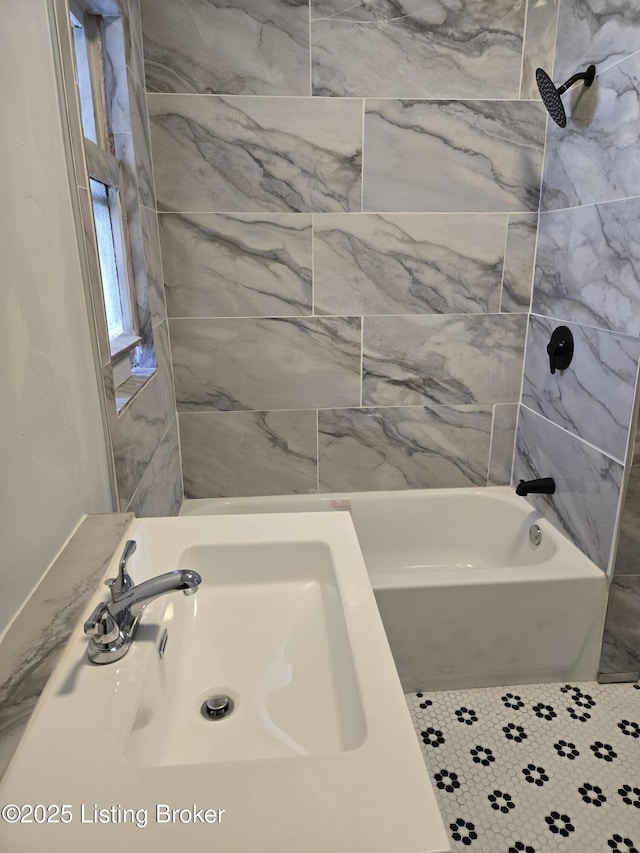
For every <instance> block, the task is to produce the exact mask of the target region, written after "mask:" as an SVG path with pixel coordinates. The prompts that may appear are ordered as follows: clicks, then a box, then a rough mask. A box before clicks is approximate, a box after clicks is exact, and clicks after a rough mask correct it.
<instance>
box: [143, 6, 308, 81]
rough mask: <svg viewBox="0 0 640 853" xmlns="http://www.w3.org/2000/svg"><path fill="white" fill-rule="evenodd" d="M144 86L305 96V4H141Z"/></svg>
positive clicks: (306, 76) (306, 21) (306, 77)
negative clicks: (145, 81)
mask: <svg viewBox="0 0 640 853" xmlns="http://www.w3.org/2000/svg"><path fill="white" fill-rule="evenodd" d="M141 8H142V25H143V32H144V55H145V69H146V77H147V89H148V91H150V92H191V93H194V94H229V95H308V94H309V4H308V0H207V2H202V0H143V2H142V7H141Z"/></svg>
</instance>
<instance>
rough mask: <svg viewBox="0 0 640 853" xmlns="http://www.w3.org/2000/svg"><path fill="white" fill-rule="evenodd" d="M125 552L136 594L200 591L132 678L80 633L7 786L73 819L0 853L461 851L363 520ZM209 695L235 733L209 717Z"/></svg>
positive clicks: (329, 517)
mask: <svg viewBox="0 0 640 853" xmlns="http://www.w3.org/2000/svg"><path fill="white" fill-rule="evenodd" d="M127 538H132V539H135V540H136V541H137V543H138V548H137V550H136V552H135V554H134V555H133V556H132V557H131V559H130V563H129V570H130V572H131V575H132V577H133V580H134V582H135V583H140V582H141V581H143V580H145V579H147V578H150V577H152V576H154V575H157V574H161V573H163V572H166V571H170V570H172V569H176V568H181V569H185V568H190V569H194V570H195V571H198V572H199V573H200V574H201V575H202V578H203V580H202V584H201V585H200V587H199V590H198V593H197V595H193V596H190V597H188V598H187V597H185V596H183V595H182V594H181V593H175V592H174V593H170V594H168V595H166V596H164V597H162V598H158V599H156V600H155V601H153V602H152V603H151V604H150V605H148V606H147V608H146V610H145V611H144V615H143V618H142V621H141V624H140V626H139V628H138V633H137V636H136V639H135V640H134V642H133V645H132V647H131V649H130V651H129V652H128V654H127V655H126V656H125V657H123V658H122V659H121V660H119V661H117V662H116V663H111V664H105V665H102V666H97V665H95V664H91V663H89V661H88V660H87V656H86V646H87V640H86V638H85V637H84V635H83V634H82V627H81V626H78V628H77V629H76V631H75V632H74V634H73V635H72V637H71V639H70V641H69V644H68V647H67V649H66V651H65V654H64V656H63V658H62V660H61V662H60V664H59V666H58V667H57V669H56V671H55V672H54V674H53V676H52V677H51V679H50V681H49V683H48V685H47V687H46V689H45V691H44V693H43V695H42V697H41V700H40V703H39V704H38V707H37V708H36V711H35V713H34V715H33V717H32V719H31V722H30V724H29V726H28V728H27V731H26V733H25V736H24V738H23V740H22V742H21V744H20V746H19V747H18V750H17V752H16V754H15V756H14V759H13V761H12V763H11V765H10V766H9V769H8V770H7V772H6V774H5V776H4V778H3V780H2V783H1V784H0V802H1V803H3V804H5V803H16V804H19V805H21V804H31V805H36V804H43V805H44V806H45V807H48V808H49V811H45V812H44V813H43V812H41V811H40V812H38V814H40V815H41V814H45V815H48V816H49V817H51V816H53V817H54V818H55V817H56V815H57V816H58V820H57V821H54V822H51V821H49V820H46V821H44V822H40V823H39V822H37V821H35V822H32V823H21V822H18V823H15V824H10V823H7V822H6V821H5V822H3V821H0V850H10V851H12V853H35V851H38V853H39V851H42V850H51V851H54V853H56V851H65V853H76V851H78V853H79V851H85V850H87V849H93V850H110V849H125V848H131V849H136V850H138V851H142V853H144V852H145V851H153V853H156V851H159V853H163V851H172V853H173V851H175V850H184V851H190V850H198V849H216V850H224V851H225V853H252V851H254V850H260V851H261V853H276V851H277V853H326V851H328V850H331V851H332V853H443V851H448V850H449V847H448V843H447V840H446V834H445V831H444V827H443V825H442V821H441V819H440V815H439V812H438V809H437V806H436V802H435V797H434V794H433V790H432V788H431V784H430V782H429V779H428V775H427V772H426V769H425V767H424V763H423V760H422V756H421V753H420V749H419V746H418V743H417V739H416V737H415V734H414V731H413V727H412V725H411V721H410V718H409V715H408V712H407V708H406V704H405V702H404V697H403V696H402V691H401V688H400V684H399V681H398V677H397V675H396V672H395V668H394V666H393V661H392V658H391V654H390V652H389V647H388V644H387V641H386V637H385V636H384V632H383V629H382V624H381V622H380V618H379V615H378V612H377V608H376V605H375V601H374V598H373V593H372V591H371V587H370V585H369V580H368V577H367V573H366V569H365V566H364V562H363V560H362V555H361V553H360V550H359V547H358V543H357V539H356V537H355V533H354V530H353V526H352V523H351V519H350V517H349V515H348V514H347V513H308V514H307V513H304V514H298V513H296V514H283V515H267V516H265V515H254V516H251V515H244V516H220V517H192V518H177V519H144V520H139V521H135V522H134V523H133V524H132V526H131V527H130V528H129V530H128V531H127ZM118 556H119V555H116V558H115V559H114V562H113V563H112V566H111V567H110V571H109V573H108V574H109V575H113V574H115V570H116V563H117V557H118ZM105 598H106V595H105V590H104V588H101V589H100V590H98V591H97V593H96V596H95V597H94V601H93V602H91V603H90V606H89V607H88V608H87V615H88V612H89V611H90V610H91V608H92V607H93V606H95V605H96V604H97V603H98V602H99V601H100V600H103V599H105ZM161 650H162V656H161V654H160V651H161ZM212 694H226V695H227V696H229V697H230V698H231V700H232V703H233V710H232V711H231V712H230V713H229V714H228V715H227V716H224V717H222V718H220V719H207V718H205V716H204V715H203V714H202V712H201V708H202V705H203V703H204V702H205V700H206V699H207V698H208V697H210V696H211V695H212ZM63 805H64V806H65V807H67V808H65V810H64V812H56V807H58V806H63ZM174 810H175V814H174ZM206 810H210V811H209V812H206ZM61 814H64V815H65V818H64V819H65V820H66V821H68V822H63V821H62V822H61V821H60V815H61ZM205 814H208V819H206V818H205V817H204V815H205ZM69 815H70V816H71V817H70V819H69Z"/></svg>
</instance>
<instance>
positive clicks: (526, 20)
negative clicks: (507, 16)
mask: <svg viewBox="0 0 640 853" xmlns="http://www.w3.org/2000/svg"><path fill="white" fill-rule="evenodd" d="M531 3H532V0H527V2H526V3H525V9H524V29H523V31H522V54H521V58H520V86H519V87H518V94H519V95H520V97H521V98H522V87H523V85H524V56H525V53H526V48H527V24H528V23H529V9H530V8H531Z"/></svg>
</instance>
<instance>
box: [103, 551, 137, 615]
mask: <svg viewBox="0 0 640 853" xmlns="http://www.w3.org/2000/svg"><path fill="white" fill-rule="evenodd" d="M137 547H138V546H137V544H136V541H135V539H129V540H128V541H127V542H126V543H125V546H124V551H123V552H122V556H121V557H120V563H119V565H118V577H117V578H109V579H108V580H106V581H105V582H104V583H105V586H108V587H109V589H110V590H111V600H112V601H117V600H118V599H119V598H121V597H122V596H123V595H125V593H127V592H129V590H130V589H131V588H132V586H133V581H132V580H131V575H130V574H129V572H128V571H127V560H128V559H129V557H130V556H131V555H132V554H133V552H134V551H135V550H136V548H137Z"/></svg>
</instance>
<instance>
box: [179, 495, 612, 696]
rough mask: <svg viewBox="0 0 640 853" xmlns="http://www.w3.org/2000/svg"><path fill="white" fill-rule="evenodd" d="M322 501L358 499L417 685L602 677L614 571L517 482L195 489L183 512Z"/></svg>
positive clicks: (400, 655)
mask: <svg viewBox="0 0 640 853" xmlns="http://www.w3.org/2000/svg"><path fill="white" fill-rule="evenodd" d="M319 510H327V511H334V510H342V511H345V510H350V511H351V516H352V519H353V523H354V526H355V529H356V532H357V535H358V539H359V541H360V546H361V548H362V553H363V555H364V559H365V563H366V565H367V568H368V571H369V575H370V577H371V584H372V586H373V589H374V591H375V595H376V600H377V602H378V607H379V609H380V615H381V617H382V621H383V623H384V627H385V630H386V632H387V637H388V639H389V645H390V646H391V651H392V652H393V656H394V659H395V662H396V666H397V668H398V673H399V675H400V679H401V681H402V685H403V688H404V690H405V691H406V692H414V691H417V690H444V689H448V688H465V687H489V686H495V685H500V684H530V683H540V682H545V681H585V680H590V679H594V678H595V677H596V674H597V666H598V660H599V656H600V643H601V636H602V626H603V622H604V613H605V607H606V595H607V584H606V578H605V575H604V573H603V572H601V571H600V570H599V569H598V568H597V567H596V566H594V564H593V563H592V562H591V561H590V560H588V559H587V557H585V556H584V555H583V554H582V553H581V552H580V551H579V550H578V549H577V548H576V547H575V546H574V545H573V544H572V543H570V542H569V541H568V540H567V539H566V538H565V537H564V536H562V535H561V534H560V533H559V532H558V531H557V530H555V529H554V528H553V527H552V526H551V525H549V524H548V523H547V522H546V521H545V520H544V519H543V518H542V517H541V516H540V514H539V513H538V512H536V511H535V510H533V509H532V508H531V506H530V505H529V504H528V503H527V501H526V500H524V498H519V497H517V496H516V495H515V494H514V493H513V490H512V489H509V488H507V487H494V488H481V489H430V490H424V491H406V492H357V493H352V494H332V495H295V496H286V497H279V496H277V497H269V498H221V499H215V500H187V501H185V503H184V506H183V509H182V515H210V514H215V515H217V514H220V513H254V512H295V511H319ZM533 524H537V525H539V527H540V530H541V533H542V539H541V542H540V544H539V545H537V546H536V545H534V544H533V543H532V542H531V541H530V538H529V529H530V527H531V525H533Z"/></svg>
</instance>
